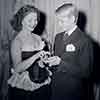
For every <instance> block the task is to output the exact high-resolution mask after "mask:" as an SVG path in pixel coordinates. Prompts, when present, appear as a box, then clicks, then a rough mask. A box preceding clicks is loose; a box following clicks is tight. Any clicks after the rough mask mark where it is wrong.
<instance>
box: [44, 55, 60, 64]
mask: <svg viewBox="0 0 100 100" xmlns="http://www.w3.org/2000/svg"><path fill="white" fill-rule="evenodd" d="M44 62H45V63H48V64H49V66H54V65H59V64H60V62H61V58H60V57H58V56H53V57H49V58H48V59H47V60H45V61H44Z"/></svg>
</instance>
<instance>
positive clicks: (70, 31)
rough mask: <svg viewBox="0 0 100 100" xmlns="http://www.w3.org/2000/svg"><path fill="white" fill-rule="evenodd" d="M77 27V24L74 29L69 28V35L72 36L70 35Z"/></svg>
mask: <svg viewBox="0 0 100 100" xmlns="http://www.w3.org/2000/svg"><path fill="white" fill-rule="evenodd" d="M76 28H77V25H75V26H74V27H73V29H71V30H69V31H68V32H67V34H68V36H70V35H71V34H72V33H73V32H74V31H75V29H76ZM65 34H66V33H65Z"/></svg>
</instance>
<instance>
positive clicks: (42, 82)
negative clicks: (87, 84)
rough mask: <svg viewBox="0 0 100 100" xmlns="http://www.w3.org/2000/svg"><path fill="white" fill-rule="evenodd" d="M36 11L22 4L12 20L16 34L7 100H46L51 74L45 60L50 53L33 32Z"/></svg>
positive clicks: (13, 42) (47, 98)
mask: <svg viewBox="0 0 100 100" xmlns="http://www.w3.org/2000/svg"><path fill="white" fill-rule="evenodd" d="M39 17H40V16H39V11H38V10H37V8H35V7H33V6H30V5H25V6H23V7H22V8H20V9H19V10H18V12H17V13H16V14H15V15H14V16H13V19H12V20H11V25H12V27H13V29H14V30H15V31H17V33H18V35H17V36H16V37H15V39H14V40H12V44H11V56H12V62H13V68H12V69H11V73H12V76H11V77H10V79H9V80H8V84H9V93H8V94H9V100H20V99H22V100H33V99H34V100H40V99H43V100H49V96H50V85H49V84H50V81H51V78H50V73H49V72H50V71H49V70H48V67H46V66H45V64H44V60H45V59H46V58H47V56H46V55H48V54H49V53H48V52H47V51H45V50H47V47H46V44H45V42H44V41H43V40H42V38H41V36H39V35H37V34H35V33H32V32H33V30H34V28H35V27H36V26H37V23H38V21H39Z"/></svg>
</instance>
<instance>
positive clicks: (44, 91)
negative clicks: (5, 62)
mask: <svg viewBox="0 0 100 100" xmlns="http://www.w3.org/2000/svg"><path fill="white" fill-rule="evenodd" d="M44 50H47V48H46V47H44ZM37 52H39V51H22V60H26V59H28V58H29V57H31V56H33V55H34V54H36V53H37ZM38 60H39V59H38ZM38 60H36V61H35V62H34V63H33V64H32V65H31V66H30V67H29V68H28V69H27V71H28V72H29V77H30V80H31V81H33V82H36V83H42V82H44V81H45V80H46V79H47V78H48V76H49V74H48V71H47V70H46V69H45V68H40V67H39V66H38V64H37V61H38ZM50 94H51V87H50V84H49V85H44V86H42V87H41V88H39V89H37V90H35V91H25V90H23V89H18V88H16V87H11V86H9V93H8V98H9V100H50Z"/></svg>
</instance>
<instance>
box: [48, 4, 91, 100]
mask: <svg viewBox="0 0 100 100" xmlns="http://www.w3.org/2000/svg"><path fill="white" fill-rule="evenodd" d="M56 16H57V19H58V20H59V25H60V26H61V28H62V29H63V31H64V32H62V33H59V34H57V35H56V37H55V49H54V54H55V56H53V57H50V58H48V60H47V61H46V63H49V66H51V67H52V68H53V69H54V74H53V79H52V86H51V87H52V96H51V100H93V97H92V96H93V95H91V90H90V89H91V88H90V86H91V84H90V83H91V72H92V66H93V47H92V42H91V40H90V39H89V38H88V36H87V35H85V34H84V33H83V32H81V30H80V29H79V28H78V26H77V25H76V23H77V19H78V10H77V8H76V7H75V6H74V5H73V4H70V3H69V4H64V5H62V6H61V7H59V8H58V9H57V10H56ZM54 65H55V66H54Z"/></svg>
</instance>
